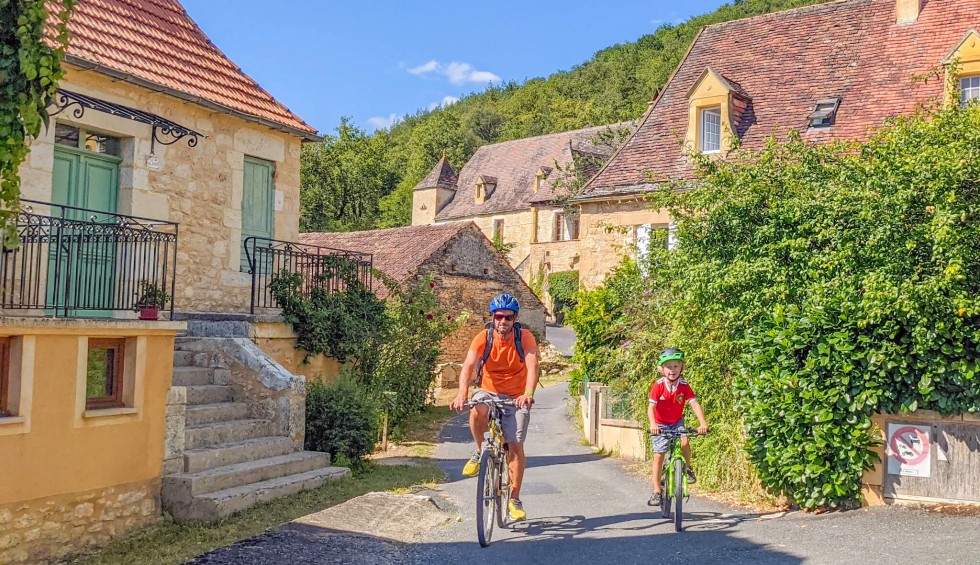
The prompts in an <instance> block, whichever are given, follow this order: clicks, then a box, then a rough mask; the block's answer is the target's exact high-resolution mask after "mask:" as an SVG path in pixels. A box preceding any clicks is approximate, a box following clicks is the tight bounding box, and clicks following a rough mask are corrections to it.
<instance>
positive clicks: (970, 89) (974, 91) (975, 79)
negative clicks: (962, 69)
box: [960, 75, 980, 106]
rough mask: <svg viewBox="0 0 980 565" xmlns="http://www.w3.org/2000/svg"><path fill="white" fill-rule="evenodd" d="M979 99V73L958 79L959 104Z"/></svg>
mask: <svg viewBox="0 0 980 565" xmlns="http://www.w3.org/2000/svg"><path fill="white" fill-rule="evenodd" d="M973 100H980V75H978V76H972V77H963V78H961V79H960V106H966V105H967V104H969V103H970V102H971V101H973Z"/></svg>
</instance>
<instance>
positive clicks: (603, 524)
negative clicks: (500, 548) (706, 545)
mask: <svg viewBox="0 0 980 565" xmlns="http://www.w3.org/2000/svg"><path fill="white" fill-rule="evenodd" d="M757 517H758V515H756V514H739V515H729V514H720V513H718V512H685V513H684V530H685V531H691V532H694V531H697V532H709V531H719V530H727V529H729V528H732V527H734V526H736V525H737V524H739V523H740V522H745V521H749V520H754V519H756V518H757ZM669 524H673V520H672V519H666V518H663V517H662V516H661V514H660V512H659V511H656V512H634V513H631V514H620V515H616V516H597V517H594V518H586V517H585V516H582V515H577V516H548V517H544V518H535V519H531V520H528V521H526V522H520V523H517V524H514V525H512V526H511V527H510V528H509V529H510V530H512V531H514V532H520V533H523V534H525V535H528V536H533V537H534V538H535V539H570V538H574V537H577V536H581V535H585V534H590V533H593V532H645V531H652V530H654V529H657V528H658V527H659V526H662V525H669ZM651 533H652V532H651Z"/></svg>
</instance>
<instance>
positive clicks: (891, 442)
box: [885, 423, 932, 477]
mask: <svg viewBox="0 0 980 565" xmlns="http://www.w3.org/2000/svg"><path fill="white" fill-rule="evenodd" d="M930 432H931V429H930V427H929V426H916V425H911V424H895V423H889V424H888V445H887V446H886V447H885V451H886V453H887V454H888V469H887V472H888V474H889V475H906V476H912V477H928V476H929V475H930V472H931V470H932V458H931V457H930V453H929V451H930V447H931V442H930V441H929V434H930Z"/></svg>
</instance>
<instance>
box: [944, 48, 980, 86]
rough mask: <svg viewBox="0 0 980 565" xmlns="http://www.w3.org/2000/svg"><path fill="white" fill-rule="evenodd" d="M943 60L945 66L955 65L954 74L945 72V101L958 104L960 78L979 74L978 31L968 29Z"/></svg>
mask: <svg viewBox="0 0 980 565" xmlns="http://www.w3.org/2000/svg"><path fill="white" fill-rule="evenodd" d="M945 62H946V65H947V66H950V65H955V66H956V69H955V70H956V72H955V74H954V73H948V74H947V81H948V82H947V89H946V92H947V100H946V101H947V103H949V104H958V103H959V101H960V100H959V80H960V78H962V77H969V76H977V75H980V33H978V32H977V31H976V30H970V32H969V33H967V35H966V37H965V38H963V40H962V41H960V44H959V45H957V46H956V48H955V49H953V51H952V52H951V53H950V55H949V57H948V58H947V59H946V61H945ZM954 94H955V95H954Z"/></svg>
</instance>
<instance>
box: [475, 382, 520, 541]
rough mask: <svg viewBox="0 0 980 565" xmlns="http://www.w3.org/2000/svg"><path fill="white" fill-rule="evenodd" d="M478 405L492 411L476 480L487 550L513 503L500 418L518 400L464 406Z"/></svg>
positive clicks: (479, 529) (479, 519) (481, 531)
mask: <svg viewBox="0 0 980 565" xmlns="http://www.w3.org/2000/svg"><path fill="white" fill-rule="evenodd" d="M478 404H485V405H487V407H488V408H489V409H490V414H489V416H490V418H489V424H490V429H489V430H487V432H486V433H484V434H483V448H482V452H481V455H480V473H479V475H477V480H476V537H477V539H479V540H480V545H481V546H482V547H486V546H488V545H490V537H491V536H492V535H493V523H494V521H495V520H496V522H497V526H499V527H501V528H503V527H504V525H505V520H504V517H505V516H506V512H507V505H508V504H509V503H510V470H509V469H508V467H507V449H506V447H505V446H504V430H503V427H502V426H501V423H500V419H501V417H502V415H503V411H502V410H501V407H502V406H514V401H513V400H499V399H491V398H487V399H484V400H476V401H472V402H467V403H466V404H464V405H463V406H466V407H468V408H472V407H474V406H476V405H478Z"/></svg>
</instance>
